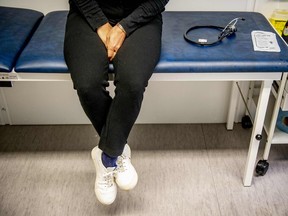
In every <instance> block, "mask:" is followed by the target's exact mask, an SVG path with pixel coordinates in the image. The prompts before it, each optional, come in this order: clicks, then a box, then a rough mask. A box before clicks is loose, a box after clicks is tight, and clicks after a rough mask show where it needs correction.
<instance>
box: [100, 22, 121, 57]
mask: <svg viewBox="0 0 288 216" xmlns="http://www.w3.org/2000/svg"><path fill="white" fill-rule="evenodd" d="M97 34H98V35H99V37H100V38H101V40H102V41H103V43H104V44H105V46H106V49H107V55H108V59H109V60H110V61H112V60H113V59H114V57H115V55H116V54H117V52H118V50H119V49H120V47H121V46H122V44H123V42H124V40H125V38H126V33H125V31H124V29H123V28H121V26H119V25H115V26H114V27H112V26H111V25H110V24H109V23H106V24H104V25H102V26H100V27H99V28H98V29H97Z"/></svg>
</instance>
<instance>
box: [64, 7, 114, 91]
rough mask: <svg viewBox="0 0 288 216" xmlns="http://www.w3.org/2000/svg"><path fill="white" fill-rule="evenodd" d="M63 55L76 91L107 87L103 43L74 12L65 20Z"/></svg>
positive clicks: (106, 64)
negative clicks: (100, 86)
mask: <svg viewBox="0 0 288 216" xmlns="http://www.w3.org/2000/svg"><path fill="white" fill-rule="evenodd" d="M64 54H65V55H64V56H65V61H66V63H67V66H68V69H69V72H70V74H71V78H72V80H73V83H74V87H75V88H76V89H79V88H92V87H93V88H95V87H96V86H99V85H102V86H103V85H108V82H106V81H107V80H108V67H109V61H108V57H107V51H106V48H105V46H104V43H103V42H102V41H101V39H100V38H99V36H98V35H97V33H96V32H94V31H93V30H92V29H91V28H90V26H89V25H88V23H87V22H86V21H85V20H84V19H83V17H82V16H81V15H79V14H78V13H76V12H70V14H69V16H68V18H67V24H66V34H65V42H64ZM103 82H104V83H103Z"/></svg>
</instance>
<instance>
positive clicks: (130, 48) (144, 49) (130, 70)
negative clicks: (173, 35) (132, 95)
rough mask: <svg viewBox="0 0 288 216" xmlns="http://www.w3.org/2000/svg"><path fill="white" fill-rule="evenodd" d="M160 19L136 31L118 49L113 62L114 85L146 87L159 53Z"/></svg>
mask: <svg viewBox="0 0 288 216" xmlns="http://www.w3.org/2000/svg"><path fill="white" fill-rule="evenodd" d="M161 35H162V18H161V16H159V17H157V18H155V19H154V20H153V21H152V22H150V23H148V24H147V25H145V26H143V27H141V28H139V29H137V30H136V31H135V32H134V33H133V34H131V35H130V36H129V37H128V38H127V39H126V40H125V42H124V43H123V45H122V47H121V48H120V49H119V51H118V53H117V54H116V56H115V59H114V61H113V64H114V68H115V84H116V86H117V84H118V82H119V83H123V84H126V83H127V84H131V85H133V84H135V85H142V86H147V84H148V80H149V78H150V77H151V75H152V73H153V71H154V68H155V66H156V65H157V63H158V61H159V57H160V52H161Z"/></svg>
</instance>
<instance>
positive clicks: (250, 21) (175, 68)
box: [15, 11, 288, 73]
mask: <svg viewBox="0 0 288 216" xmlns="http://www.w3.org/2000/svg"><path fill="white" fill-rule="evenodd" d="M66 16H67V11H58V12H52V13H49V14H48V15H46V16H45V18H44V19H43V21H42V23H41V25H40V26H39V28H38V29H37V31H36V32H35V34H34V36H33V38H32V39H31V41H30V43H29V44H28V46H27V47H26V48H25V50H24V51H23V53H22V54H21V56H20V58H19V61H18V62H17V65H16V68H15V71H19V72H45V73H63V72H68V69H67V66H66V64H65V61H64V57H63V40H64V34H65V22H66ZM235 17H244V18H245V19H246V20H245V21H239V22H238V23H237V29H238V31H237V32H236V35H235V36H232V37H230V38H225V39H224V40H223V42H222V43H221V44H219V45H216V46H211V47H201V46H197V45H192V44H189V43H188V42H186V41H185V40H184V39H183V33H184V32H185V31H186V30H187V29H188V28H190V27H191V26H194V25H217V26H223V27H224V26H225V25H226V24H227V23H228V22H229V21H231V20H232V19H234V18H235ZM163 22H164V25H163V36H162V52H161V58H160V61H159V63H158V65H157V67H156V69H155V72H156V73H162V72H166V73H170V72H171V73H177V72H182V73H191V72H193V73H205V72H273V71H275V72H283V71H288V58H287V56H288V48H287V46H286V44H285V43H284V42H283V41H282V40H281V38H280V37H279V36H278V35H277V40H278V43H279V45H280V48H281V52H280V53H271V52H255V51H254V50H253V44H252V38H251V31H253V30H262V31H270V32H275V31H274V29H273V28H272V27H271V25H270V24H269V22H268V21H267V19H266V18H265V17H264V16H263V15H261V14H259V13H255V12H165V13H164V14H163ZM207 34H208V32H207Z"/></svg>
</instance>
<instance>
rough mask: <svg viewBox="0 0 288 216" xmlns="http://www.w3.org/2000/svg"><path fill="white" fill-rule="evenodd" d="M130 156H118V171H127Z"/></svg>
mask: <svg viewBox="0 0 288 216" xmlns="http://www.w3.org/2000/svg"><path fill="white" fill-rule="evenodd" d="M128 160H129V158H128V157H126V156H124V155H121V156H119V157H118V159H117V162H116V163H117V167H116V169H115V170H116V172H125V171H126V170H127V162H128Z"/></svg>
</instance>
